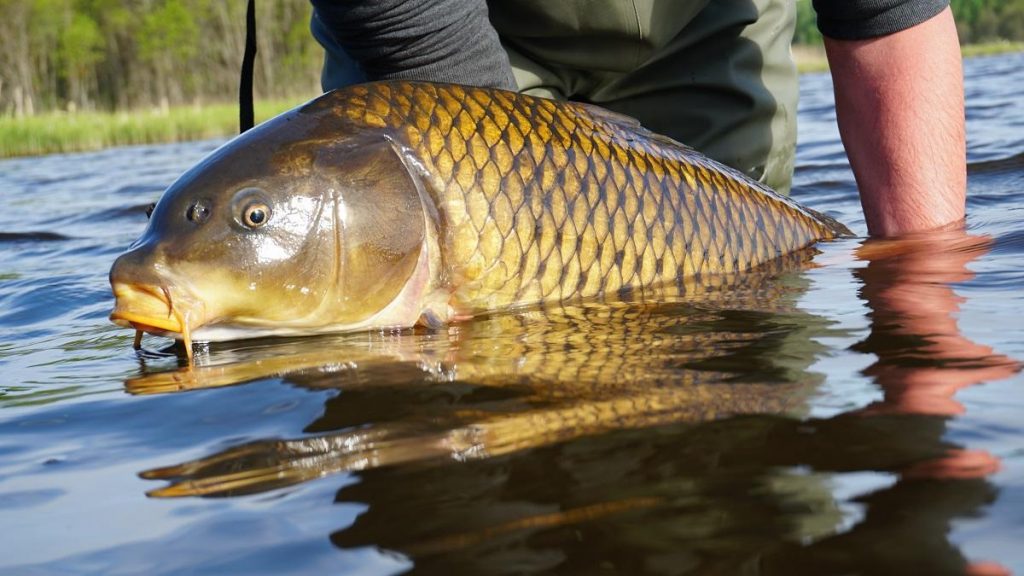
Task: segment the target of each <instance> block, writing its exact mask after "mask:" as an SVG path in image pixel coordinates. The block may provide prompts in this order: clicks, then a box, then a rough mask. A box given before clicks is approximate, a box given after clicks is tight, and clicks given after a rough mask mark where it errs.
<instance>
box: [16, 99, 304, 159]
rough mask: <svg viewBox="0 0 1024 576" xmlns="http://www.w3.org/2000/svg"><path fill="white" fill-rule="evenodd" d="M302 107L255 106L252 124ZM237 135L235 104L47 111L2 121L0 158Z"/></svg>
mask: <svg viewBox="0 0 1024 576" xmlns="http://www.w3.org/2000/svg"><path fill="white" fill-rule="evenodd" d="M301 102H302V101H301V100H277V101H265V102H257V103H256V120H257V122H259V121H261V120H265V119H267V118H270V117H272V116H275V115H277V114H279V113H281V112H283V111H285V110H288V109H289V108H292V107H294V106H296V105H298V104H300V103H301ZM237 132H238V107H237V105H235V104H210V105H204V106H182V107H174V108H168V109H166V110H161V109H153V110H135V111H131V112H94V111H87V112H47V113H43V114H37V115H34V116H26V117H22V118H14V117H0V157H11V156H29V155H35V154H53V153H60V152H81V151H86V150H99V149H101V148H108V147H110V146H130V145H137V144H156V143H164V142H182V141H188V140H202V139H206V138H219V137H225V136H230V135H232V134H235V133H237Z"/></svg>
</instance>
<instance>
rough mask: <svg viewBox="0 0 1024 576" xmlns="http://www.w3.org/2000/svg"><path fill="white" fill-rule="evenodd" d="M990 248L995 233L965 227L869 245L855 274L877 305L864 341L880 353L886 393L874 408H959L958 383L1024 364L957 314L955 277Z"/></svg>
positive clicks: (872, 370) (961, 277)
mask: <svg viewBox="0 0 1024 576" xmlns="http://www.w3.org/2000/svg"><path fill="white" fill-rule="evenodd" d="M987 251H988V239H987V238H979V237H971V236H967V235H965V234H964V233H962V232H959V231H950V232H944V233H932V234H928V235H926V236H920V237H912V238H907V239H904V240H900V241H891V242H874V243H868V244H866V245H864V247H862V248H861V250H860V253H859V256H860V258H861V259H863V260H867V261H868V262H869V263H868V265H867V267H865V268H863V269H859V270H857V271H855V272H854V274H855V275H856V276H857V277H858V278H859V279H860V280H861V281H862V282H863V283H864V287H863V289H862V290H861V295H862V297H863V298H864V299H865V300H866V301H867V304H868V306H869V307H870V308H871V311H872V312H871V335H870V336H869V337H868V338H867V339H865V340H864V341H863V342H861V343H860V344H858V345H857V347H856V349H857V350H858V351H861V352H867V353H871V354H875V355H876V356H877V357H878V360H877V361H876V362H875V363H874V364H872V365H871V366H870V367H869V368H868V369H867V370H866V371H865V373H866V374H867V375H868V376H871V377H872V378H874V380H875V381H876V382H877V383H878V385H879V386H880V387H881V388H882V391H883V393H884V394H885V399H884V400H883V401H882V402H881V403H880V404H878V405H875V406H870V407H868V409H867V410H868V411H869V412H898V413H910V414H938V415H954V414H959V413H961V412H962V411H963V406H961V405H960V404H959V403H958V402H957V401H956V400H954V399H953V395H954V394H955V393H956V392H957V391H958V390H960V389H961V388H965V387H967V386H971V385H974V384H978V383H981V382H985V381H989V380H998V379H1002V378H1007V377H1009V376H1012V375H1013V374H1015V373H1016V372H1017V371H1018V370H1020V364H1019V363H1018V362H1016V361H1014V360H1013V359H1011V358H1007V357H1006V356H1004V355H1002V354H997V353H995V352H994V351H993V350H992V348H991V347H989V346H985V345H982V344H978V343H976V342H973V341H971V340H969V339H968V338H966V337H964V335H963V334H961V333H960V329H959V327H958V326H957V323H956V319H955V317H954V314H956V313H957V312H958V311H959V307H960V304H961V302H963V299H962V298H961V297H959V296H957V294H956V293H955V292H954V291H953V288H952V286H951V285H952V284H954V283H958V282H965V281H967V280H970V279H971V278H973V277H974V274H973V273H972V272H971V271H970V270H968V269H967V264H968V263H969V262H971V261H972V260H974V259H975V258H977V257H979V256H980V255H982V254H984V253H985V252H987Z"/></svg>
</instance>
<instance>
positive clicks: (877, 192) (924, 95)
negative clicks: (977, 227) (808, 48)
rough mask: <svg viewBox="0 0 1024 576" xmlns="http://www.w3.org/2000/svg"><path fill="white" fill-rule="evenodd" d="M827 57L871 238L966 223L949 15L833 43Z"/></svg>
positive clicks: (956, 64) (958, 76) (959, 83)
mask: <svg viewBox="0 0 1024 576" xmlns="http://www.w3.org/2000/svg"><path fill="white" fill-rule="evenodd" d="M824 32H826V33H827V31H824ZM825 50H826V53H827V55H828V60H829V66H830V68H831V70H832V78H833V83H834V85H835V94H836V113H837V116H838V122H839V129H840V133H841V135H842V139H843V145H844V146H845V147H846V152H847V155H848V156H849V159H850V165H851V166H852V168H853V172H854V176H855V177H856V179H857V186H858V188H859V189H860V196H861V205H862V206H863V208H864V215H865V218H866V220H867V225H868V232H869V234H871V235H872V236H895V235H899V234H905V233H908V232H915V231H922V230H928V229H933V228H938V227H941V226H944V225H949V224H952V223H956V222H959V221H961V220H962V219H963V218H964V204H965V195H966V187H967V169H966V147H965V132H964V100H963V73H962V68H961V57H960V48H959V42H958V40H957V33H956V27H955V25H954V23H953V17H952V13H951V11H950V9H949V8H948V7H946V8H945V9H943V10H942V11H941V12H939V13H938V14H937V15H935V16H933V17H931V18H929V19H928V20H925V21H924V22H921V23H919V24H916V25H914V26H912V27H910V28H906V29H903V30H900V31H897V32H894V33H891V34H886V35H883V36H878V37H874V38H868V39H863V40H848V39H837V38H829V37H827V36H826V38H825Z"/></svg>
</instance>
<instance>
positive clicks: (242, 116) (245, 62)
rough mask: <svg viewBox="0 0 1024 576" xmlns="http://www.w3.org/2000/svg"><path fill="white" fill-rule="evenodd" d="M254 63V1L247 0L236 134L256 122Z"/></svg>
mask: <svg viewBox="0 0 1024 576" xmlns="http://www.w3.org/2000/svg"><path fill="white" fill-rule="evenodd" d="M255 63H256V0H249V7H248V8H247V9H246V11H245V53H244V54H243V55H242V79H241V81H240V82H239V83H238V124H239V129H238V133H239V134H241V133H242V132H245V131H246V130H248V129H249V128H252V127H253V125H254V124H255V122H256V120H255V118H254V113H253V107H252V71H253V65H254V64H255Z"/></svg>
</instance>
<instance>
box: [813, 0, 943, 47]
mask: <svg viewBox="0 0 1024 576" xmlns="http://www.w3.org/2000/svg"><path fill="white" fill-rule="evenodd" d="M813 4H814V10H815V11H816V12H817V13H818V29H819V30H821V33H822V34H823V35H824V36H828V37H829V38H835V39H836V40H864V39H867V38H875V37H877V36H885V35H887V34H892V33H894V32H899V31H901V30H906V29H907V28H910V27H912V26H915V25H917V24H920V23H921V22H924V21H925V20H928V19H929V18H931V17H932V16H935V15H936V14H938V13H939V12H942V10H944V9H945V8H946V6H949V0H813Z"/></svg>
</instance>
